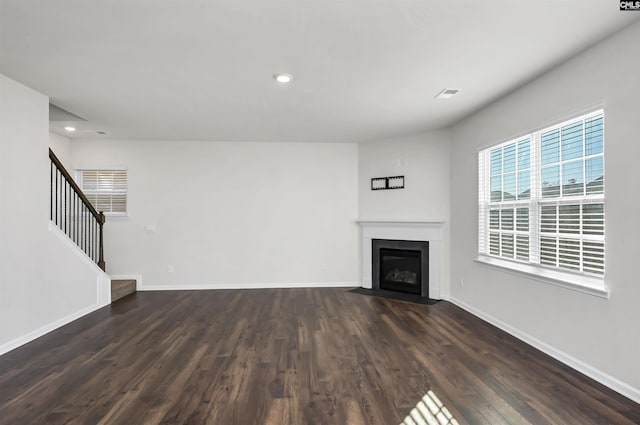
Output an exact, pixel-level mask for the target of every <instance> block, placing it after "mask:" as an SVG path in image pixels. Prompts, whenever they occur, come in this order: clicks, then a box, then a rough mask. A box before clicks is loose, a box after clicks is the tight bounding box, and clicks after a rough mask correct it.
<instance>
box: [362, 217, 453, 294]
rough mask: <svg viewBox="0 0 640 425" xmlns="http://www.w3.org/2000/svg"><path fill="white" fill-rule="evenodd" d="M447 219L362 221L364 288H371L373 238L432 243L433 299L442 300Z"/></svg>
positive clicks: (430, 264) (430, 255)
mask: <svg viewBox="0 0 640 425" xmlns="http://www.w3.org/2000/svg"><path fill="white" fill-rule="evenodd" d="M444 223H445V222H444V220H361V221H358V224H360V226H361V227H362V245H361V249H362V287H363V288H368V289H371V281H372V266H371V263H372V258H371V255H372V254H371V240H372V239H391V240H401V241H427V242H429V298H433V299H437V300H439V299H440V282H441V279H442V238H443V227H444Z"/></svg>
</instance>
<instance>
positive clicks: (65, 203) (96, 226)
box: [49, 149, 105, 271]
mask: <svg viewBox="0 0 640 425" xmlns="http://www.w3.org/2000/svg"><path fill="white" fill-rule="evenodd" d="M49 159H50V160H51V170H50V174H51V201H50V205H51V208H50V215H49V218H50V219H51V221H52V222H54V223H55V224H56V225H57V226H58V227H59V228H60V229H61V230H62V231H63V232H65V234H66V235H67V236H68V237H69V238H70V239H71V240H72V241H74V242H75V243H76V245H78V246H79V247H80V248H81V249H82V250H83V251H84V252H85V254H87V255H88V256H89V257H90V258H91V259H92V260H93V261H94V262H95V263H96V264H97V265H98V267H100V268H101V269H102V270H103V271H104V270H105V263H104V247H103V237H102V227H103V225H104V221H105V218H104V214H103V213H102V211H100V212H98V211H96V209H95V208H94V207H93V205H91V202H89V200H88V199H87V197H86V196H85V194H84V193H82V190H81V189H80V187H79V186H78V185H77V184H76V182H75V181H74V180H73V178H72V177H71V174H69V172H68V171H67V170H66V169H65V168H64V166H63V165H62V163H61V162H60V160H59V159H58V157H56V155H55V154H54V153H53V151H52V150H51V149H49Z"/></svg>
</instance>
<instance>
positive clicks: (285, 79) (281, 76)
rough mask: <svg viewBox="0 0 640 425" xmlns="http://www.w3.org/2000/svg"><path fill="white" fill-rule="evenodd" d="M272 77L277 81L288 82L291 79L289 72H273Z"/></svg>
mask: <svg viewBox="0 0 640 425" xmlns="http://www.w3.org/2000/svg"><path fill="white" fill-rule="evenodd" d="M273 78H274V79H275V80H276V81H277V82H279V83H288V82H289V81H291V80H292V79H293V75H291V74H275V75H274V76H273Z"/></svg>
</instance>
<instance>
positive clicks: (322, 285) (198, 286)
mask: <svg viewBox="0 0 640 425" xmlns="http://www.w3.org/2000/svg"><path fill="white" fill-rule="evenodd" d="M356 286H361V284H360V283H359V282H318V283H210V284H184V285H142V286H141V287H140V289H138V290H139V291H193V290H207V289H276V288H351V287H356Z"/></svg>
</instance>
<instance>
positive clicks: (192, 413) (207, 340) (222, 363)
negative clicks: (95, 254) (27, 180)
mask: <svg viewBox="0 0 640 425" xmlns="http://www.w3.org/2000/svg"><path fill="white" fill-rule="evenodd" d="M423 398H424V400H423ZM421 400H423V401H421ZM437 403H442V405H440V406H438V404H437ZM416 406H418V407H416ZM429 406H430V407H431V408H432V409H433V410H434V415H435V416H438V415H439V416H438V417H439V418H441V419H442V420H441V421H440V422H436V423H440V424H451V425H455V424H460V425H464V424H482V425H485V424H489V425H500V424H532V425H543V424H559V425H571V424H576V425H589V424H597V425H605V424H612V425H613V424H620V425H634V424H638V423H640V405H638V404H636V403H633V402H632V401H630V400H628V399H626V398H624V397H622V396H620V395H618V394H617V393H615V392H613V391H611V390H609V389H607V388H605V387H604V386H602V385H600V384H598V383H596V382H594V381H592V380H590V379H588V378H586V377H584V376H582V375H581V374H579V373H577V372H575V371H573V370H571V369H570V368H568V367H566V366H564V365H562V364H561V363H559V362H557V361H555V360H553V359H551V358H550V357H548V356H546V355H544V354H542V353H541V352H539V351H537V350H535V349H533V348H531V347H529V346H527V345H526V344H524V343H522V342H520V341H518V340H517V339H515V338H513V337H511V336H509V335H508V334H505V333H504V332H502V331H500V330H498V329H496V328H495V327H493V326H491V325H488V324H486V323H485V322H483V321H481V320H480V319H478V318H476V317H474V316H472V315H470V314H468V313H467V312H465V311H463V310H461V309H459V308H457V307H455V306H454V305H452V304H450V303H447V302H444V301H443V302H440V303H438V304H435V305H431V306H427V305H416V304H408V303H404V302H400V301H393V300H386V299H379V298H374V297H368V296H364V295H359V294H354V293H350V292H348V291H347V290H345V289H327V288H325V289H269V290H238V291H180V292H143V293H136V294H134V295H131V296H129V297H127V298H125V299H122V300H121V301H119V302H118V303H116V304H113V305H111V306H109V307H106V308H104V309H101V310H99V311H97V312H95V313H92V314H91V315H89V316H86V317H84V318H82V319H80V320H77V321H75V322H73V323H71V324H69V325H67V326H65V327H63V328H61V329H59V330H57V331H54V332H52V333H50V334H48V335H46V336H44V337H42V338H39V339H38V340H36V341H33V342H32V343H30V344H27V345H25V346H23V347H21V348H18V349H16V350H14V351H12V352H10V353H8V354H6V355H4V356H0V423H1V424H2V425H20V424H29V425H39V424H54V425H57V424H82V425H87V424H91V425H93V424H127V425H138V424H149V425H152V424H163V425H167V424H194V425H196V424H197V425H201V424H215V425H233V424H242V425H251V424H260V425H262V424H268V425H271V424H274V425H275V424H278V425H282V424H296V425H304V424H314V425H322V424H327V425H329V424H331V425H342V424H349V425H365V424H367V425H375V424H380V425H392V424H393V425H398V424H401V423H402V424H404V425H413V424H414V423H415V424H420V423H429V422H426V419H425V418H426V417H427V416H429V413H426V412H427V411H429ZM425 409H426V410H425ZM411 412H413V417H414V419H410V418H407V419H405V418H406V417H407V415H410V413H411ZM420 412H423V413H420ZM444 418H446V419H444ZM420 420H423V421H424V422H420Z"/></svg>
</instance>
